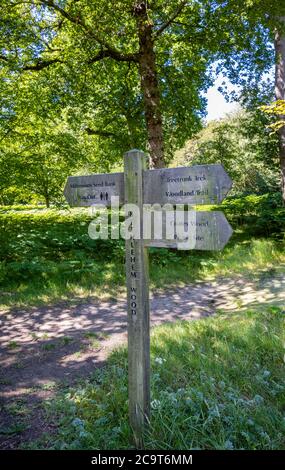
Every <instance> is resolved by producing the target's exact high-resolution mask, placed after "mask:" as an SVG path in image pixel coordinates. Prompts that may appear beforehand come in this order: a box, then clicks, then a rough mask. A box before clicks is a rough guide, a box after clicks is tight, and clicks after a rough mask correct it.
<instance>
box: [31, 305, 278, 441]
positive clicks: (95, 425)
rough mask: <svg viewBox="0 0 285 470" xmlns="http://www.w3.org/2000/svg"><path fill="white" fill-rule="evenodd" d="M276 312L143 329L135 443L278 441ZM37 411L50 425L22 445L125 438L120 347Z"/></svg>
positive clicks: (273, 309)
mask: <svg viewBox="0 0 285 470" xmlns="http://www.w3.org/2000/svg"><path fill="white" fill-rule="evenodd" d="M260 307H262V306H260ZM284 321H285V316H284V311H283V312H282V311H281V310H280V309H278V308H277V307H271V308H265V307H264V308H263V309H262V308H260V311H259V312H254V311H247V312H246V313H242V314H241V313H238V314H234V315H224V314H219V315H217V316H215V317H212V318H208V319H205V320H201V321H195V322H186V321H183V322H177V323H174V324H165V325H163V326H160V327H157V328H155V329H153V330H152V335H151V360H152V372H151V425H150V427H149V430H148V431H147V432H146V434H145V437H144V440H145V448H146V449H194V448H195V449H284V448H285V439H284V436H285V419H284V412H285V374H284V372H285V370H284V369H285V366H284V354H285V349H284V348H285V328H284ZM46 418H47V420H51V419H52V420H53V422H54V424H55V426H57V432H56V434H52V435H48V434H45V435H44V436H42V438H41V440H39V441H37V442H33V443H30V444H29V445H26V446H25V447H28V448H34V449H35V448H49V449H128V448H133V446H134V444H133V438H132V433H131V430H130V428H129V425H128V405H127V352H126V349H125V348H121V349H119V350H117V351H115V352H113V353H112V354H111V356H110V357H109V360H108V364H107V366H106V367H105V368H103V369H99V370H97V371H96V372H95V373H94V375H93V376H92V378H91V379H90V380H87V381H82V382H81V383H80V384H78V385H77V386H75V387H74V388H69V389H65V390H64V391H61V392H60V393H59V394H58V395H57V396H56V398H54V399H52V400H51V401H50V402H48V403H47V405H46Z"/></svg>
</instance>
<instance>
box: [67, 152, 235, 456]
mask: <svg viewBox="0 0 285 470" xmlns="http://www.w3.org/2000/svg"><path fill="white" fill-rule="evenodd" d="M231 186H232V181H231V179H230V177H229V176H228V175H227V173H226V172H225V170H224V168H223V167H222V165H197V166H192V167H185V168H184V167H181V168H170V169H167V168H166V169H158V170H147V164H146V156H145V154H144V153H143V152H141V151H139V150H131V151H130V152H127V153H126V154H125V156H124V173H110V174H98V175H88V176H73V177H72V176H70V177H69V178H68V180H67V183H66V186H65V189H64V195H65V197H66V199H67V201H68V203H69V204H70V205H71V206H76V207H83V206H93V205H95V206H96V205H102V204H104V205H106V206H108V207H109V206H110V204H111V197H112V196H117V197H118V198H119V201H120V204H121V205H123V204H133V205H135V206H136V207H137V208H138V209H139V210H138V212H137V211H136V213H137V214H138V215H137V217H138V220H137V221H136V222H137V223H138V226H139V231H140V234H139V235H140V236H139V237H133V235H132V234H130V236H129V237H126V276H127V300H128V363H129V366H128V378H129V417H130V424H131V427H132V429H133V432H134V436H135V441H136V445H137V447H139V448H141V447H142V446H143V432H144V428H145V425H146V423H148V422H149V418H150V320H149V278H148V247H170V248H182V249H196V250H221V249H222V248H223V247H224V245H225V244H226V243H227V241H228V240H229V238H230V236H231V234H232V228H231V226H230V225H229V223H228V222H227V220H226V218H225V216H224V214H223V213H222V212H203V211H192V210H191V211H188V212H187V211H185V214H184V209H183V207H184V206H182V208H180V212H183V214H182V215H181V213H180V219H179V220H178V207H177V205H181V204H182V205H184V204H192V205H198V204H213V203H220V202H221V201H222V200H223V199H224V198H225V196H226V194H227V193H228V191H229V190H230V188H231ZM153 204H160V205H161V206H162V205H165V204H175V205H176V209H177V210H176V211H174V213H175V217H174V219H173V220H171V222H170V226H171V224H172V225H173V227H172V229H173V236H172V237H171V238H169V237H167V236H166V233H165V228H166V226H167V222H166V215H167V214H168V212H167V211H168V208H167V207H166V206H164V207H162V208H161V209H159V210H160V212H161V217H162V219H163V220H164V222H163V224H162V232H161V235H160V236H159V237H158V238H157V236H154V235H153V233H151V235H150V237H149V238H146V237H145V236H144V235H145V231H144V229H145V227H144V218H143V213H144V206H147V207H149V206H150V205H153ZM152 209H153V208H152V207H151V208H150V210H152ZM159 210H158V211H159ZM132 212H133V211H132V210H130V209H127V212H126V214H125V215H126V217H129V216H134V215H135V214H133V213H132ZM154 213H155V212H154ZM156 215H157V216H158V215H159V214H158V212H157V213H156ZM179 225H180V226H181V225H182V226H183V228H184V229H186V230H185V233H187V236H186V238H185V237H183V236H181V231H180V230H179ZM182 235H183V234H182Z"/></svg>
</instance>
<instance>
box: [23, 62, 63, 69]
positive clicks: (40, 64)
mask: <svg viewBox="0 0 285 470" xmlns="http://www.w3.org/2000/svg"><path fill="white" fill-rule="evenodd" d="M54 63H62V60H60V59H50V60H39V61H38V62H36V63H34V64H31V65H25V66H24V67H23V70H25V71H26V70H32V71H39V70H43V69H46V68H47V67H49V66H50V65H52V64H54Z"/></svg>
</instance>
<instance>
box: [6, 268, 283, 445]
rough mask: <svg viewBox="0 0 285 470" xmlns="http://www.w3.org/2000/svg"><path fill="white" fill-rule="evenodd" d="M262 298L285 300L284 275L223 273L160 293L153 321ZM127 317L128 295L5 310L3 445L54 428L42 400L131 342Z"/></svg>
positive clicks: (200, 314) (274, 302)
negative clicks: (250, 278)
mask: <svg viewBox="0 0 285 470" xmlns="http://www.w3.org/2000/svg"><path fill="white" fill-rule="evenodd" d="M259 303H263V304H264V303H265V304H268V305H270V304H272V305H277V306H282V307H284V306H285V274H282V273H279V274H274V275H270V273H268V272H267V273H265V272H261V273H259V275H258V276H257V277H256V278H255V280H254V281H248V280H245V279H243V278H242V277H240V278H235V279H218V280H216V281H213V282H203V283H202V282H199V283H198V282H197V283H195V284H192V285H189V286H187V287H183V288H179V289H178V288H177V289H171V290H170V289H169V290H167V291H164V292H160V293H156V294H155V295H154V296H153V297H152V300H151V323H152V325H154V324H159V323H161V322H164V321H174V320H175V319H185V320H192V319H198V318H201V317H205V316H209V315H212V314H214V313H215V312H217V310H223V311H229V312H231V311H234V310H235V309H237V308H238V309H239V310H240V309H246V308H254V306H256V305H257V304H259ZM126 320H127V318H126V303H125V300H119V301H117V302H107V301H104V302H96V301H92V302H88V303H86V302H85V303H84V302H82V301H80V302H79V301H78V302H77V303H74V304H73V305H68V304H62V305H56V306H47V307H42V308H31V309H28V310H24V309H21V310H14V311H11V312H9V313H6V314H5V313H2V314H1V312H0V329H1V333H0V341H1V343H0V345H1V360H0V385H1V389H2V391H1V398H0V400H1V401H0V406H1V418H0V448H2V449H3V448H15V447H18V445H19V443H21V442H25V441H26V440H29V439H35V438H36V437H38V435H39V434H40V433H41V432H43V431H47V430H50V426H51V425H49V424H47V423H45V421H44V417H43V414H44V413H43V406H42V405H43V401H44V400H45V399H47V398H50V397H51V396H52V395H53V394H54V393H55V391H56V389H57V388H58V387H59V386H61V385H64V384H69V383H72V382H74V381H76V379H78V378H80V377H86V376H88V374H89V373H90V372H91V371H92V370H93V369H94V367H100V366H102V365H103V364H104V361H105V360H106V357H107V356H108V353H109V351H110V350H112V349H113V348H114V347H115V346H118V345H119V344H121V343H123V342H125V340H126V326H127V325H126ZM27 423H28V425H27Z"/></svg>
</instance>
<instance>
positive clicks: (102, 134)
mask: <svg viewBox="0 0 285 470" xmlns="http://www.w3.org/2000/svg"><path fill="white" fill-rule="evenodd" d="M84 130H85V131H86V132H87V134H88V135H98V136H100V137H117V134H115V133H114V132H108V131H100V130H99V129H91V128H90V127H86V128H85V129H84Z"/></svg>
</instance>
